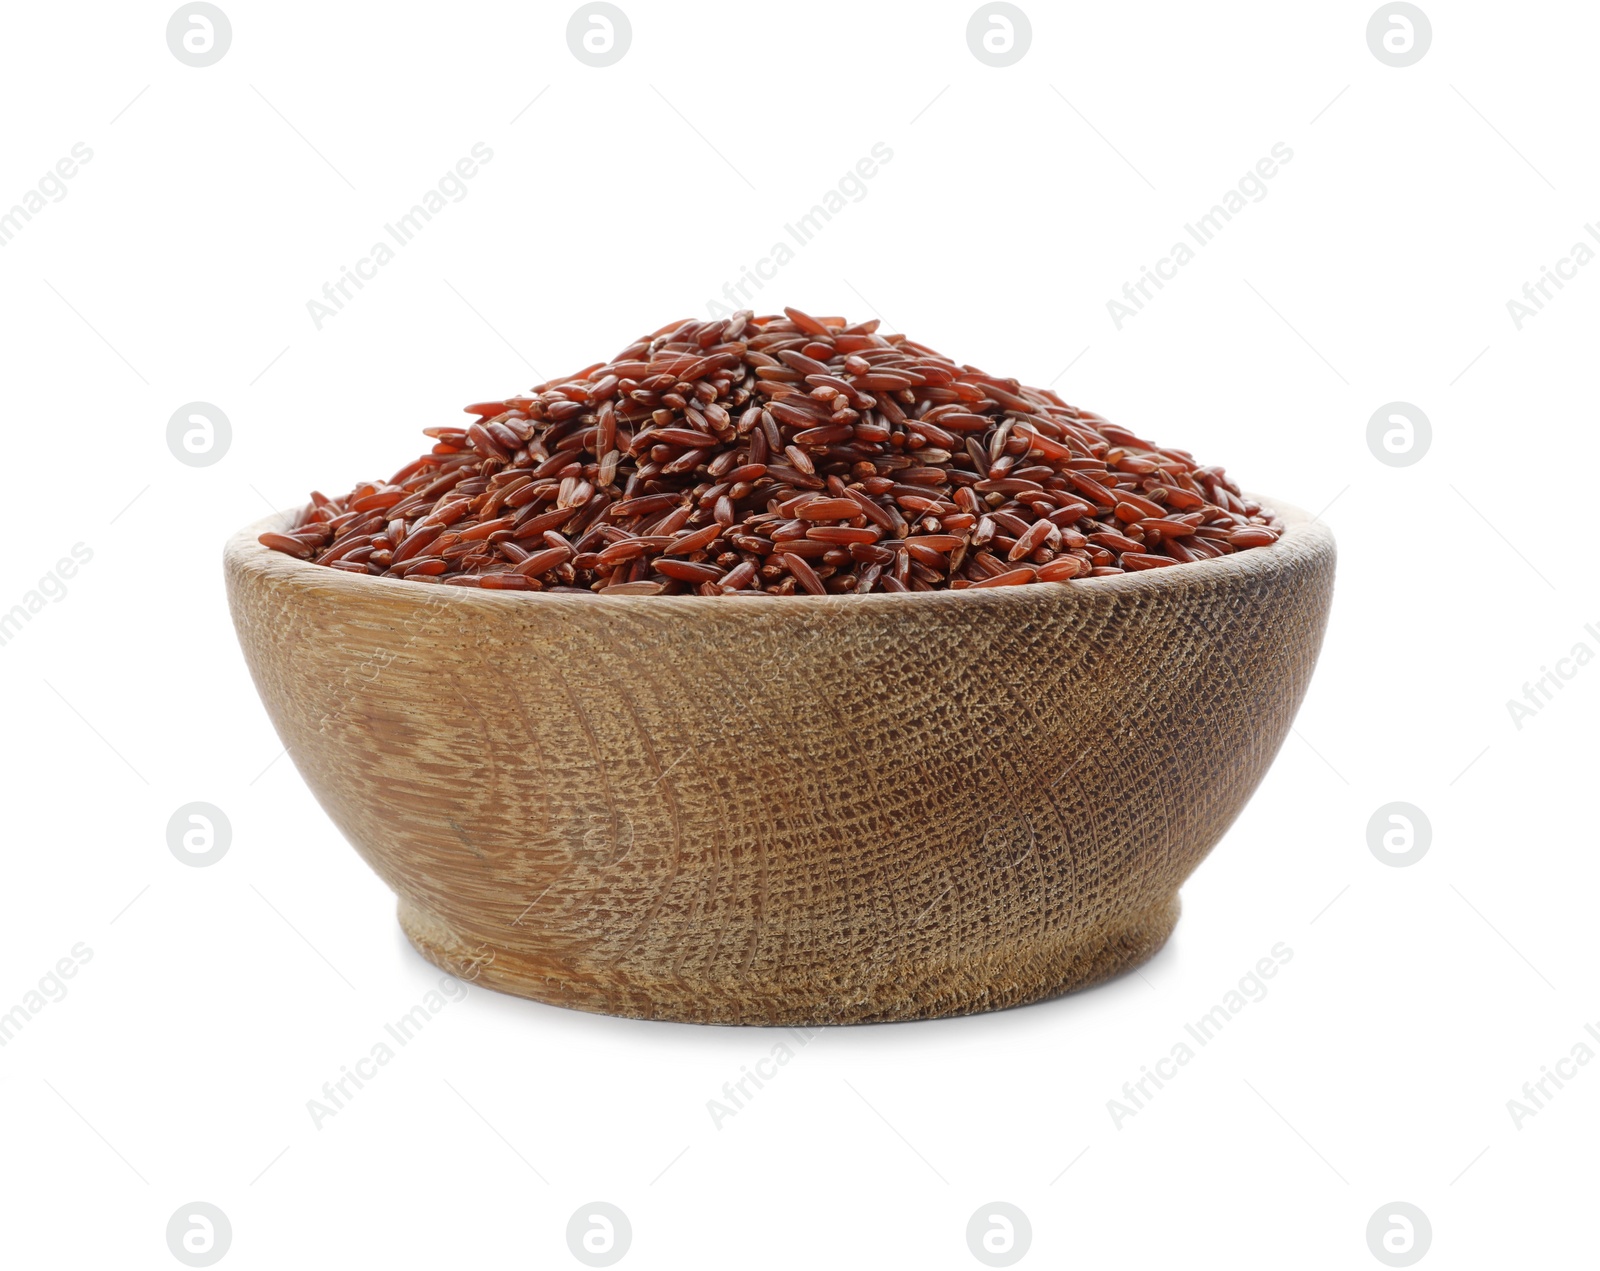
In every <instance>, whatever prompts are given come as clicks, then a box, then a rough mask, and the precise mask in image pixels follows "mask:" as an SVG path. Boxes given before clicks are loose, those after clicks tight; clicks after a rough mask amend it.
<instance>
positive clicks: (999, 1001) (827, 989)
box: [399, 891, 1180, 1027]
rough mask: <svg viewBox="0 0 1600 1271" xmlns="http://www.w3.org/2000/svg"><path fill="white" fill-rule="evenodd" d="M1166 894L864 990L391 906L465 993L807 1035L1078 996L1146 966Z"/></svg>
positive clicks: (1168, 905)
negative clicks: (634, 970)
mask: <svg viewBox="0 0 1600 1271" xmlns="http://www.w3.org/2000/svg"><path fill="white" fill-rule="evenodd" d="M1179 912H1180V903H1179V900H1178V893H1177V892H1176V891H1174V892H1173V893H1172V895H1171V896H1169V897H1167V898H1166V899H1165V900H1163V901H1161V902H1160V903H1158V904H1156V905H1153V906H1151V907H1150V908H1148V909H1145V910H1142V911H1140V912H1138V913H1134V914H1129V915H1125V916H1124V917H1122V918H1120V919H1118V920H1116V921H1114V922H1111V923H1108V924H1106V925H1105V926H1102V927H1100V928H1098V929H1096V930H1095V931H1092V932H1088V933H1085V932H1082V931H1079V932H1076V933H1074V934H1073V936H1072V938H1071V939H1067V938H1062V939H1058V940H1055V941H1051V940H1048V939H1046V940H1034V941H1029V942H1027V943H1023V944H1019V945H1017V946H1015V947H1013V948H1011V949H1008V950H1005V951H1001V952H991V953H989V954H988V955H986V956H985V957H983V958H982V959H979V960H969V961H965V962H955V963H942V964H916V965H905V964H902V965H899V966H895V965H889V964H886V965H883V966H881V967H878V968H874V969H875V970H877V971H878V974H877V975H876V976H875V977H874V978H873V979H872V980H871V981H870V982H859V983H853V984H852V983H838V982H829V981H818V982H815V983H813V984H810V985H797V984H792V983H791V984H771V983H765V984H764V983H761V982H759V980H757V979H755V978H753V977H752V978H750V979H748V980H746V981H740V982H735V981H731V980H730V981H722V982H704V981H702V982H694V981H690V980H688V979H686V978H682V977H665V976H664V977H661V978H659V979H653V978H652V979H646V978H642V977H640V976H639V975H637V974H628V973H625V972H623V971H621V970H619V969H617V968H615V967H612V966H606V965H604V964H596V963H584V964H578V963H575V962H574V961H570V960H563V959H556V958H552V957H545V956H534V955H530V954H529V953H527V952H526V951H524V950H520V949H513V948H509V947H507V946H505V945H503V944H502V945H495V944H492V943H489V942H486V941H484V940H483V939H481V938H479V934H478V933H475V932H469V931H465V930H461V929H458V928H457V927H456V926H454V925H452V924H451V923H450V922H449V921H447V920H446V919H444V918H442V917H440V916H439V915H438V914H436V913H433V912H431V911H429V910H427V909H424V908H423V907H422V906H420V905H418V904H416V903H414V902H412V901H410V900H407V899H405V898H404V897H402V898H401V900H400V907H399V919H400V927H401V930H402V931H404V932H405V935H406V939H407V940H409V941H410V942H411V945H412V947H413V948H415V949H416V951H417V952H418V953H420V954H421V955H422V956H423V957H424V958H426V959H427V960H428V961H429V962H431V963H433V964H434V965H435V966H437V967H440V968H441V969H443V970H445V971H448V972H450V973H451V974H452V975H455V976H457V977H459V978H460V979H463V980H465V981H467V982H468V983H471V984H478V985H482V986H483V987H485V988H491V989H495V990H497V991H499V992H502V993H509V994H512V995H514V996H516V997H526V998H532V999H533V1000H534V1001H537V1002H544V1003H547V1004H548V1005H551V1006H565V1007H570V1008H573V1009H576V1010H582V1011H590V1012H593V1013H596V1014H601V1015H619V1016H623V1017H626V1018H629V1019H655V1020H670V1021H676V1022H679V1023H694V1024H748V1025H758V1026H760V1025H764V1026H769V1027H779V1026H787V1027H799V1026H804V1027H815V1026H820V1025H824V1024H867V1023H891V1022H895V1021H906V1020H917V1019H940V1018H945V1017H948V1016H955V1015H972V1014H978V1013H980V1012H984V1011H995V1010H1002V1009H1004V1008H1006V1007H1010V1006H1023V1005H1026V1004H1027V1003H1029V1002H1039V1001H1043V1000H1045V999H1047V998H1052V997H1059V996H1061V995H1062V994H1065V993H1071V992H1074V991H1075V990H1077V989H1084V988H1089V987H1091V986H1092V985H1095V984H1100V983H1103V982H1104V981H1106V980H1109V979H1112V978H1113V977H1115V976H1117V975H1120V974H1122V973H1123V972H1125V971H1130V970H1132V969H1133V968H1135V967H1137V966H1140V965H1142V964H1143V963H1145V962H1147V961H1149V960H1150V959H1151V958H1152V957H1154V956H1155V955H1156V954H1157V953H1158V952H1160V950H1161V947H1162V946H1163V945H1164V944H1166V942H1167V937H1168V936H1170V935H1171V934H1172V929H1173V928H1174V927H1175V926H1176V925H1177V922H1178V914H1179Z"/></svg>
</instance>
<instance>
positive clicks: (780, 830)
mask: <svg viewBox="0 0 1600 1271" xmlns="http://www.w3.org/2000/svg"><path fill="white" fill-rule="evenodd" d="M1272 505H1273V507H1274V508H1275V509H1276V510H1277V511H1278V512H1279V514H1280V515H1281V516H1283V518H1284V519H1285V521H1286V523H1287V524H1288V527H1289V528H1288V530H1287V532H1286V533H1285V535H1284V536H1283V538H1282V540H1281V541H1280V542H1279V543H1278V544H1277V545H1275V546H1273V547H1270V548H1260V549H1255V550H1252V551H1247V552H1241V553H1238V554H1236V555H1233V556H1228V557H1223V558H1219V559H1216V560H1210V561H1203V562H1198V563H1195V564H1192V565H1180V566H1175V567H1171V568H1167V569H1159V570H1151V571H1148V572H1145V573H1139V574H1130V575H1126V576H1124V577H1119V578H1106V579H1095V580H1092V581H1088V582H1074V583H1070V584H1064V585H1059V586H1057V585H1036V586H1028V587H1011V588H999V589H994V590H983V591H976V592H972V591H968V592H935V593H921V594H917V593H913V594H908V595H870V596H826V597H821V596H819V597H772V598H770V599H748V600H737V599H720V598H719V599H708V598H705V597H656V596H632V597H585V596H545V595H536V594H518V593H498V594H496V593H489V592H482V591H477V590H470V589H467V588H456V587H450V588H446V587H439V586H431V585H427V584H418V583H414V582H404V581H400V580H392V579H379V578H370V577H366V576H361V575H349V574H344V573H340V572H339V571H336V570H332V569H327V568H324V567H320V566H314V565H308V564H305V563H303V562H300V561H296V560H293V559H291V558H290V557H288V556H285V555H282V554H280V553H277V552H272V551H269V550H267V549H266V548H263V547H261V546H259V545H258V544H257V543H256V541H255V538H256V535H257V534H259V533H260V532H262V531H263V530H267V529H276V528H282V527H283V525H284V523H285V522H286V520H287V518H286V517H285V516H278V517H272V518H269V519H268V520H265V521H263V522H261V523H260V524H257V525H253V526H251V527H249V528H248V529H246V530H243V531H241V532H240V533H239V534H238V535H237V536H235V537H234V538H233V539H232V540H231V541H230V542H229V544H228V546H227V550H226V557H225V566H226V573H227V582H228V594H229V600H230V604H231V606H232V609H233V617H234V622H235V625H236V627H237V630H238V634H239V640H240V643H241V645H242V647H243V649H244V654H245V658H246V661H247V662H248V663H249V666H250V670H251V673H252V675H253V676H254V677H255V682H256V686H257V688H258V690H259V691H260V694H261V698H262V700H263V702H264V703H265V704H266V707H267V710H268V713H269V714H270V715H271V717H272V720H273V723H274V724H275V725H276V726H277V730H278V734H279V736H280V737H281V738H282V739H283V742H284V744H285V745H286V746H287V747H288V750H289V753H290V755H291V756H292V757H293V759H294V762H295V764H296V766H297V767H298V768H299V770H300V772H301V775H302V776H303V777H304V778H305V780H306V782H307V784H308V785H310V787H311V789H312V790H313V792H314V793H315V794H316V796H317V798H318V799H319V800H320V801H321V803H322V806H323V807H324V808H325V809H326V810H327V812H328V815H329V816H330V817H332V819H333V821H334V822H335V824H337V825H338V827H339V828H340V830H341V831H343V833H344V835H345V836H346V837H347V838H348V839H349V840H350V842H351V843H353V844H354V845H355V847H356V849H357V850H358V851H359V852H360V853H361V855H362V856H363V857H364V858H365V859H366V861H367V863H368V864H369V865H371V866H372V868H373V869H374V870H376V871H377V872H378V874H379V875H381V876H382V878H383V879H384V881H385V882H387V883H388V884H389V886H390V887H392V888H393V889H394V891H395V892H396V893H397V894H398V895H399V897H400V921H401V924H402V926H403V927H404V929H405V932H406V934H407V936H408V937H409V938H410V939H411V941H412V943H413V944H414V945H415V946H416V947H417V948H418V949H419V950H420V951H421V952H422V954H423V955H424V956H425V957H427V958H429V959H430V960H432V961H434V962H436V963H438V964H439V965H441V966H443V967H446V968H447V969H450V970H453V971H455V972H456V973H457V974H461V975H464V976H470V977H471V978H472V979H474V980H475V981H476V982H477V983H480V984H483V985H487V986H489V987H491V988H496V989H501V990H504V991H506V992H509V993H515V994H520V995H522V996H525V997H531V998H537V999H539V1000H541V1001H545V1002H551V1003H556V1004H559V1005H562V1006H572V1007H578V1008H581V1009H584V1010H591V1011H601V1012H606V1013H610V1014H617V1015H628V1016H636V1017H644V1018H653V1019H673V1020H689V1021H700V1022H706V1023H719V1024H834V1023H851V1022H865V1021H883V1020H908V1019H923V1018H930V1017H935V1016H943V1015H959V1014H965V1013H968V1012H973V1011H985V1010H995V1009H998V1008H1001V1007H1006V1006H1014V1005H1018V1004H1021V1003H1024V1002H1030V1001H1035V1000H1038V999H1040V998H1045V997H1050V996H1053V995H1056V994H1059V993H1064V992H1067V991H1069V990H1072V989H1076V988H1082V987H1085V986H1087V985H1090V984H1094V983H1097V982H1099V981H1101V980H1104V979H1106V978H1108V977H1110V976H1113V975H1115V974H1117V973H1118V972H1121V971H1123V970H1126V969H1128V968H1129V967H1132V966H1136V965H1138V964H1139V963H1140V962H1143V961H1144V960H1145V959H1147V958H1149V957H1150V956H1151V955H1152V954H1154V953H1155V952H1156V950H1158V949H1159V948H1160V947H1161V945H1162V943H1163V942H1164V941H1165V940H1166V938H1167V936H1168V934H1169V933H1170V932H1171V930H1172V927H1173V924H1174V923H1175V922H1176V921H1177V915H1178V888H1179V886H1180V885H1181V884H1182V883H1183V881H1184V880H1185V879H1186V878H1187V877H1188V876H1189V874H1190V873H1191V872H1192V871H1193V870H1194V868H1195V867H1196V866H1197V865H1198V864H1199V863H1200V861H1201V860H1202V859H1203V858H1204V857H1205V855H1206V853H1207V852H1209V851H1210V850H1211V848H1212V847H1213V845H1215V843H1216V842H1217V840H1218V839H1219V838H1220V837H1221V836H1222V834H1223V832H1224V831H1225V830H1226V829H1227V828H1228V826H1229V825H1230V824H1231V823H1232V821H1233V819H1234V818H1235V817H1236V816H1237V815H1238V813H1239V811H1240V809H1241V808H1242V807H1243V806H1244V804H1245V801H1246V800H1247V799H1248V798H1249V797H1250V794H1251V793H1252V792H1253V791H1254V789H1255V788H1256V785H1257V783H1258V782H1259V781H1260V780H1261V778H1262V776H1263V775H1264V774H1265V772H1266V770H1267V767H1268V765H1269V764H1270V763H1271V761H1272V758H1273V756H1274V755H1275V754H1276V753H1277V750H1278V747H1279V745H1280V744H1281V742H1282V741H1283V738H1284V736H1285V735H1286V734H1287V732H1288V729H1289V725H1290V723H1291V721H1292V720H1293V718H1294V714H1295V711H1296V710H1297V709H1298V708H1299V705H1300V701H1301V699H1302V697H1303V696H1304V694H1305V690H1306V686H1307V683H1308V682H1309V680H1310V677H1311V673H1312V668H1313V666H1314V665H1315V662H1316V658H1317V653H1318V650H1319V648H1320V646H1321V642H1322V633H1323V629H1324V626H1325V625H1326V621H1327V613H1328V606H1329V603H1330V601H1331V598H1332V591H1333V574H1334V546H1333V539H1332V536H1331V534H1330V533H1329V532H1328V530H1327V529H1326V527H1324V526H1323V525H1321V524H1320V523H1317V522H1313V521H1311V520H1310V519H1309V518H1308V517H1307V516H1306V515H1305V514H1304V513H1302V512H1299V511H1298V510H1296V509H1293V508H1289V507H1286V506H1285V505H1283V504H1281V503H1278V502H1277V501H1272Z"/></svg>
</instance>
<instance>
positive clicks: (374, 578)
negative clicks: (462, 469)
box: [223, 491, 1334, 614]
mask: <svg viewBox="0 0 1600 1271" xmlns="http://www.w3.org/2000/svg"><path fill="white" fill-rule="evenodd" d="M1245 494H1246V497H1248V498H1251V499H1254V500H1256V501H1257V502H1259V503H1260V504H1261V505H1262V506H1263V507H1267V508H1270V509H1271V510H1272V511H1273V512H1275V513H1276V514H1277V515H1278V517H1279V519H1281V520H1282V521H1283V523H1284V532H1283V534H1282V536H1281V537H1280V538H1279V539H1278V541H1277V542H1276V543H1274V544H1272V545H1271V546H1270V547H1252V548H1249V549H1247V550H1245V551H1241V552H1235V553H1233V554H1231V555H1228V556H1218V557H1213V558H1211V559H1209V560H1200V561H1190V562H1184V563H1179V564H1177V565H1169V566H1166V567H1163V568H1161V569H1142V570H1136V571H1134V572H1132V573H1127V574H1120V575H1111V576H1106V577H1100V578H1073V579H1068V580H1065V581H1063V582H1060V583H1056V584H1038V583H1030V584H1027V585H1021V586H1015V587H982V588H971V587H964V588H961V589H959V590H955V591H952V590H950V589H949V588H939V589H937V590H934V591H904V592H869V593H867V594H865V595H858V594H854V593H846V594H843V595H826V596H813V595H809V594H807V595H803V596H798V595H791V596H773V595H768V594H765V593H762V594H759V595H758V594H756V593H748V592H747V593H744V594H743V595H732V594H730V595H724V596H700V595H671V596H629V595H622V596H604V595H600V594H598V593H597V594H593V595H587V596H584V595H578V594H576V593H572V592H555V593H551V592H538V591H512V590H505V591H501V590H496V589H494V588H484V587H450V586H445V585H442V584H428V583H417V582H415V581H413V580H409V579H404V578H387V577H382V576H379V575H375V574H356V573H352V572H350V571H348V570H342V569H332V568H329V567H328V566H326V565H317V564H314V563H312V562H311V561H305V560H299V559H297V558H296V557H293V556H290V555H288V554H287V553H284V552H280V551H277V550H275V549H273V548H270V547H266V546H264V545H263V544H261V543H260V542H258V541H257V536H258V535H260V534H263V533H266V532H268V531H280V532H281V530H282V529H283V527H284V526H285V525H286V524H287V523H288V522H289V519H290V518H292V517H294V516H297V515H298V514H299V513H300V511H301V508H300V507H292V508H286V509H283V510H282V511H278V512H274V513H272V514H271V515H269V516H265V517H262V518H261V519H260V520H258V521H255V522H253V523H251V524H249V525H246V526H244V527H243V528H241V529H239V530H238V531H236V532H235V533H234V534H233V535H232V536H231V537H230V538H229V539H228V541H227V543H226V545H225V546H224V549H223V565H224V568H225V570H226V571H228V572H229V573H230V574H232V573H234V572H239V573H248V574H252V575H255V576H258V577H262V578H265V579H266V580H268V581H269V582H271V583H273V584H282V585H286V586H290V587H304V588H308V589H314V590H318V591H324V592H329V591H331V592H333V593H334V594H336V595H345V596H348V597H350V598H351V599H352V600H355V599H356V598H358V597H360V598H364V599H367V600H376V599H379V598H380V597H384V596H387V597H389V598H391V599H402V598H408V597H409V598H411V599H418V600H420V599H426V598H428V597H440V596H449V597H451V599H450V600H448V601H446V602H445V603H467V604H489V605H511V606H516V605H523V606H539V607H543V608H545V609H548V608H550V607H551V606H553V605H555V606H562V607H565V606H567V605H578V606H584V607H586V608H592V607H593V606H595V605H596V604H600V605H633V606H638V605H643V606H645V607H646V609H650V608H654V609H655V610H656V612H659V613H662V614H665V613H668V612H673V611H678V610H681V609H682V607H683V606H684V605H687V606H689V610H688V612H694V613H708V612H710V610H708V609H707V608H706V607H707V606H708V605H710V606H716V607H717V609H718V610H719V611H721V612H728V611H729V609H730V607H731V608H732V609H733V610H737V611H746V610H749V611H751V612H762V613H765V612H768V611H769V609H770V606H772V605H779V606H781V612H785V613H795V614H798V613H801V612H806V611H813V610H816V609H818V608H819V607H820V608H822V609H826V610H835V611H837V610H840V609H843V608H846V607H850V608H855V607H860V606H863V605H870V606H874V607H881V606H902V605H908V604H911V605H928V604H941V603H942V604H951V603H955V604H961V605H972V604H993V603H1002V604H1016V603H1028V602H1033V603H1039V602H1043V601H1046V600H1048V601H1051V602H1054V603H1061V602H1063V601H1067V600H1071V599H1072V598H1074V597H1081V598H1082V599H1085V600H1087V599H1089V598H1090V597H1091V596H1109V595H1116V594H1120V593H1127V594H1138V593H1143V592H1159V591H1160V590H1162V589H1165V588H1169V587H1188V586H1192V585H1204V584H1207V583H1210V584H1215V585H1226V584H1228V583H1239V582H1242V581H1245V580H1248V579H1251V578H1253V577H1255V576H1256V575H1258V574H1261V573H1263V572H1269V571H1275V570H1277V569H1279V568H1280V567H1282V566H1283V565H1284V564H1286V563H1287V562H1286V560H1285V558H1286V557H1291V558H1295V559H1304V558H1306V557H1307V556H1308V555H1309V556H1320V555H1327V554H1331V553H1332V552H1333V550H1334V540H1333V532H1332V530H1331V529H1330V528H1329V527H1328V525H1327V523H1326V522H1325V521H1323V520H1322V519H1321V517H1320V515H1318V516H1312V515H1311V514H1310V513H1308V512H1306V511H1305V510H1304V509H1302V508H1299V507H1296V506H1295V505H1294V504H1292V503H1287V502H1285V501H1284V500H1282V499H1276V498H1271V497H1269V496H1265V495H1261V494H1256V493H1254V492H1251V491H1246V492H1245Z"/></svg>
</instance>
